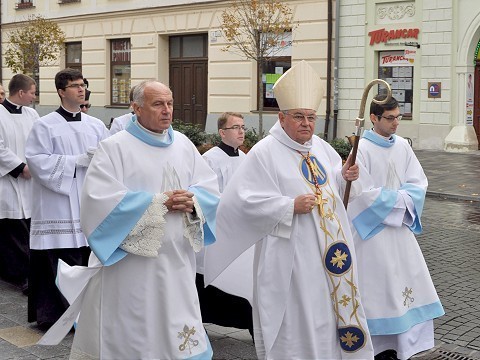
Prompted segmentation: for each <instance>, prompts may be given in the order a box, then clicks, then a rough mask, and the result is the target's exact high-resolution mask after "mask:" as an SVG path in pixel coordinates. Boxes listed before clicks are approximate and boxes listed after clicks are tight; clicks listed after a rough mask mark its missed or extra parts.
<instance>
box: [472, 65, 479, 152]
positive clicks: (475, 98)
mask: <svg viewBox="0 0 480 360" xmlns="http://www.w3.org/2000/svg"><path fill="white" fill-rule="evenodd" d="M474 87H475V91H474V95H473V127H474V128H475V133H476V134H477V140H478V143H479V149H480V62H478V61H477V64H476V65H475V82H474Z"/></svg>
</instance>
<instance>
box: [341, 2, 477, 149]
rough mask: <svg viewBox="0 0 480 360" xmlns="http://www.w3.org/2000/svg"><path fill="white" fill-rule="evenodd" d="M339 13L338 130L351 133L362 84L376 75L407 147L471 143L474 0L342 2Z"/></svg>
mask: <svg viewBox="0 0 480 360" xmlns="http://www.w3.org/2000/svg"><path fill="white" fill-rule="evenodd" d="M338 19H339V20H338V21H339V23H338V24H337V25H338V27H339V36H338V38H339V39H338V40H339V52H338V59H337V60H338V64H339V66H338V68H339V76H338V87H339V92H338V96H339V98H338V104H339V112H338V118H339V121H338V134H339V135H341V134H350V133H351V132H352V129H353V128H354V125H353V121H354V119H355V118H356V117H357V116H358V109H359V105H360V99H361V97H362V92H363V89H364V87H365V86H366V84H367V83H368V82H369V81H370V80H372V79H374V78H382V79H385V80H386V81H387V82H389V83H390V85H391V86H392V90H393V94H394V96H395V97H396V98H397V99H398V100H399V102H400V106H401V110H402V113H403V114H404V117H403V119H402V121H401V124H400V127H399V129H398V134H399V135H402V136H406V137H409V138H411V139H412V141H413V146H414V147H416V148H421V149H446V150H449V151H469V150H477V149H478V143H479V139H480V122H479V119H480V110H479V109H480V72H479V64H480V57H479V51H478V49H479V41H480V2H478V1H476V0H408V1H405V0H399V1H395V0H375V1H366V0H344V1H341V2H340V11H339V17H338ZM359 69H361V70H359ZM374 89H375V90H374V91H378V88H377V87H376V86H375V87H374ZM374 91H372V94H370V97H369V99H368V102H367V109H368V105H369V103H370V101H371V97H372V96H373V92H374ZM380 91H381V90H380ZM367 112H368V111H367ZM367 115H368V114H367ZM365 126H366V127H367V128H369V127H370V126H371V125H370V122H369V121H368V117H367V121H366V124H365Z"/></svg>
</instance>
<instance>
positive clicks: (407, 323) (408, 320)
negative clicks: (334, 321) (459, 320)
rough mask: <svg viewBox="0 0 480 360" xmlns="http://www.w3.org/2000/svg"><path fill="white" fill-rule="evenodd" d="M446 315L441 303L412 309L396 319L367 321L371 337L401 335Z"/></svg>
mask: <svg viewBox="0 0 480 360" xmlns="http://www.w3.org/2000/svg"><path fill="white" fill-rule="evenodd" d="M442 315H445V311H444V310H443V306H442V304H441V303H440V301H437V302H434V303H432V304H428V305H424V306H420V307H418V308H414V309H410V310H408V311H407V313H405V315H402V316H399V317H396V318H383V319H367V323H368V329H369V330H370V335H393V334H401V333H404V332H405V331H407V330H409V329H411V328H412V327H413V326H415V325H417V324H420V323H422V322H425V321H428V320H432V319H434V318H437V317H439V316H442Z"/></svg>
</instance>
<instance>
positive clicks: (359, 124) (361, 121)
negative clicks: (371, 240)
mask: <svg viewBox="0 0 480 360" xmlns="http://www.w3.org/2000/svg"><path fill="white" fill-rule="evenodd" d="M375 84H381V85H383V86H385V87H386V88H387V97H386V98H385V100H381V101H379V100H375V99H373V102H374V103H376V104H379V105H383V104H386V103H387V102H388V101H389V100H390V98H391V97H392V89H391V88H390V85H389V84H388V83H387V82H386V81H385V80H382V79H374V80H372V81H370V82H369V83H368V84H367V86H366V87H365V89H364V90H363V96H362V101H361V102H360V110H359V112H358V117H357V118H356V120H355V134H354V140H353V149H352V155H351V158H350V166H353V165H355V161H356V159H357V150H358V142H359V141H360V135H361V133H362V129H363V127H364V126H365V118H364V114H365V105H366V103H367V97H368V93H369V91H370V89H371V88H372V87H373V85H375ZM351 188H352V181H351V180H347V185H346V187H345V194H344V196H343V205H344V206H345V209H346V208H347V206H348V198H349V197H350V190H351Z"/></svg>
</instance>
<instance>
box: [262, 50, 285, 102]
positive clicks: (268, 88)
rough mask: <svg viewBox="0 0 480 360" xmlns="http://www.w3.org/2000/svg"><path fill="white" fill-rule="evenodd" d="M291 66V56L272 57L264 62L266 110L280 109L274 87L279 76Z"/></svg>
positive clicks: (263, 76)
mask: <svg viewBox="0 0 480 360" xmlns="http://www.w3.org/2000/svg"><path fill="white" fill-rule="evenodd" d="M291 66H292V60H291V58H290V57H278V58H272V59H270V61H267V62H265V63H264V64H263V73H262V81H263V108H264V109H265V110H278V103H277V99H275V96H274V94H273V90H272V88H273V85H274V84H275V82H276V81H277V80H278V78H279V77H280V76H282V74H283V73H284V72H285V71H287V70H288V69H290V67H291Z"/></svg>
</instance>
